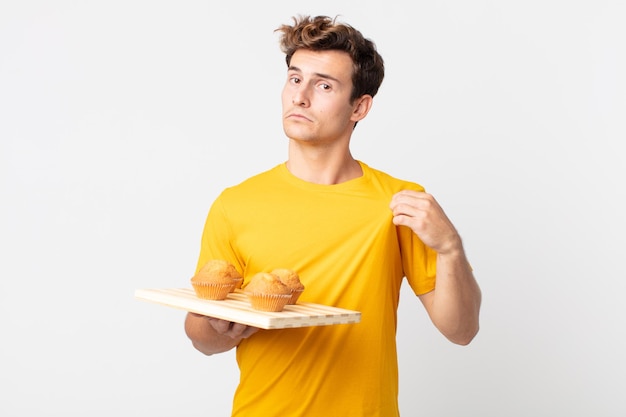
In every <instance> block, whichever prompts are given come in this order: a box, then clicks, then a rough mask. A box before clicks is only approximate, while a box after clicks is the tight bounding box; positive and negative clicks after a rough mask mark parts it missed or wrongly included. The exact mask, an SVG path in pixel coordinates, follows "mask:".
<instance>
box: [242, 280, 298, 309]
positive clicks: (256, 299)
mask: <svg viewBox="0 0 626 417" xmlns="http://www.w3.org/2000/svg"><path fill="white" fill-rule="evenodd" d="M244 292H245V293H246V294H247V295H248V299H249V300H250V305H251V306H252V308H253V309H255V310H261V311H282V310H283V308H284V307H285V305H286V304H287V303H288V302H289V300H290V299H291V289H289V287H288V286H287V285H285V284H284V283H283V282H282V281H281V280H280V278H278V276H276V275H274V274H271V273H269V272H259V273H257V274H255V275H254V276H252V278H251V279H250V282H249V283H248V285H246V287H245V288H244Z"/></svg>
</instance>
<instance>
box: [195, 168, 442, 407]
mask: <svg viewBox="0 0 626 417" xmlns="http://www.w3.org/2000/svg"><path fill="white" fill-rule="evenodd" d="M360 164H361V167H362V169H363V176H362V177H359V178H356V179H353V180H350V181H347V182H344V183H341V184H335V185H320V184H313V183H309V182H306V181H303V180H301V179H299V178H297V177H295V176H293V175H292V174H291V173H290V172H289V171H288V170H287V168H286V165H285V164H280V165H278V166H276V167H274V168H272V169H270V170H269V171H266V172H264V173H261V174H259V175H256V176H254V177H252V178H250V179H248V180H246V181H244V182H243V183H241V184H239V185H237V186H235V187H231V188H228V189H226V190H224V191H223V192H222V194H221V195H220V196H219V197H218V198H217V199H216V200H215V202H214V203H213V205H212V207H211V210H210V212H209V215H208V217H207V221H206V225H205V229H204V233H203V237H202V245H201V251H200V257H199V260H198V268H199V267H201V266H202V265H204V263H206V262H207V261H208V260H209V259H213V258H220V259H226V260H228V261H230V262H232V263H233V264H234V265H235V266H237V268H238V269H239V271H240V272H242V273H243V275H244V285H245V284H246V282H247V281H248V280H249V279H250V277H252V275H254V274H255V273H257V272H259V271H271V270H272V269H274V268H291V269H294V270H296V271H297V272H298V273H299V275H300V279H301V280H302V282H303V284H304V285H305V288H306V289H305V291H304V293H303V294H302V295H301V297H300V299H299V301H303V302H313V303H319V304H326V305H331V306H335V307H340V308H346V309H350V310H357V311H360V312H361V322H360V323H357V324H342V325H331V326H317V327H306V328H296V329H284V330H260V331H259V332H257V333H256V334H254V335H253V336H252V337H250V338H248V339H245V340H243V341H242V342H241V343H240V344H239V346H238V347H237V362H238V365H239V369H240V373H241V376H240V383H239V386H238V388H237V391H236V393H235V397H234V401H233V412H232V415H233V416H236V417H272V416H280V417H291V416H294V417H295V416H312V417H320V416H325V417H334V416H340V417H351V416H354V417H357V416H358V417H392V416H393V417H396V416H398V415H399V414H398V365H397V355H396V320H397V316H396V314H397V307H398V300H399V292H400V284H401V282H402V279H403V278H404V277H405V276H406V278H407V280H408V282H409V284H410V285H411V287H412V288H413V291H414V292H415V293H416V294H423V293H426V292H428V291H431V290H433V289H434V287H435V261H436V254H435V252H434V251H433V250H431V249H430V248H428V247H426V246H425V245H424V244H423V243H422V242H421V241H420V240H419V238H417V236H416V235H415V234H414V233H413V232H412V231H411V230H410V229H409V228H406V227H396V226H395V225H394V224H393V223H392V221H391V219H392V214H391V210H390V209H389V203H390V201H391V196H392V195H393V194H394V193H396V192H398V191H400V190H402V189H413V190H418V191H423V188H422V187H421V186H419V185H418V184H415V183H411V182H406V181H401V180H398V179H396V178H393V177H391V176H389V175H387V174H385V173H383V172H381V171H377V170H374V169H372V168H370V167H368V166H367V165H366V164H364V163H362V162H360Z"/></svg>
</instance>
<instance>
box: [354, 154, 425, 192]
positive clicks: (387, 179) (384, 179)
mask: <svg viewBox="0 0 626 417" xmlns="http://www.w3.org/2000/svg"><path fill="white" fill-rule="evenodd" d="M359 163H360V164H361V167H362V169H363V173H364V175H365V176H366V177H369V178H370V181H371V182H372V183H373V184H376V185H378V186H381V187H384V188H386V189H390V190H391V191H393V192H396V191H400V190H415V191H424V187H423V186H422V185H421V184H418V183H417V182H415V181H411V180H406V179H401V178H398V177H395V176H393V175H391V174H389V173H387V172H385V171H381V170H379V169H376V168H372V167H370V166H369V165H367V164H365V163H364V162H361V161H359Z"/></svg>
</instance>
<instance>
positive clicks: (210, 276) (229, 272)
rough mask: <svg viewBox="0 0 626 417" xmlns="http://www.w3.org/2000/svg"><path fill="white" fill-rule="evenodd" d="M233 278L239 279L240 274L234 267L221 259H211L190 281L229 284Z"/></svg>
mask: <svg viewBox="0 0 626 417" xmlns="http://www.w3.org/2000/svg"><path fill="white" fill-rule="evenodd" d="M235 278H241V274H240V273H239V271H237V268H235V266H234V265H232V264H231V263H229V262H228V261H225V260H222V259H212V260H210V261H208V262H207V263H206V264H205V265H204V266H203V267H202V268H200V270H199V271H198V273H197V274H196V275H194V276H193V277H192V278H191V281H192V282H213V283H216V284H226V283H231V282H232V281H233V280H234V279H235Z"/></svg>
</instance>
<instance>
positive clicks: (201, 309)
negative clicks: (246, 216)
mask: <svg viewBox="0 0 626 417" xmlns="http://www.w3.org/2000/svg"><path fill="white" fill-rule="evenodd" d="M135 298H136V299H138V300H142V301H148V302H152V303H156V304H161V305H164V306H168V307H174V308H178V309H181V310H186V311H191V312H193V313H198V314H202V315H205V316H211V317H217V318H220V319H223V320H229V321H234V322H237V323H243V324H247V325H249V326H254V327H259V328H261V329H285V328H292V327H308V326H326V325H333V324H350V323H358V322H360V321H361V313H360V312H358V311H353V310H346V309H342V308H337V307H331V306H325V305H322V304H314V303H304V302H298V303H297V304H293V305H287V306H285V309H284V310H283V311H280V312H267V311H258V310H254V309H253V308H252V307H251V306H250V302H249V301H248V297H247V295H245V294H244V293H243V292H242V291H241V290H236V291H235V292H233V293H230V294H229V295H228V297H227V298H226V299H225V300H219V301H215V300H202V299H200V298H198V297H196V294H195V292H194V290H193V288H143V289H137V290H135Z"/></svg>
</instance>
